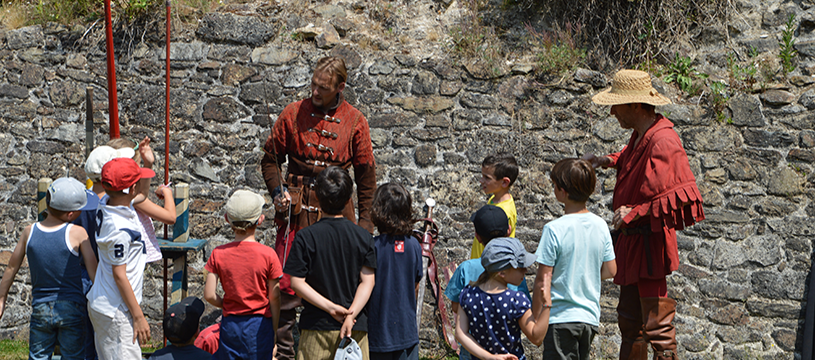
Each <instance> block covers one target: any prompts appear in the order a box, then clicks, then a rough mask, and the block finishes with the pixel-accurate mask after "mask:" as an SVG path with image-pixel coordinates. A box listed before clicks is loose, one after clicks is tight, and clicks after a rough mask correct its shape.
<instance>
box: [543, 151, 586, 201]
mask: <svg viewBox="0 0 815 360" xmlns="http://www.w3.org/2000/svg"><path fill="white" fill-rule="evenodd" d="M550 178H551V179H552V183H554V184H555V186H557V187H558V188H560V189H564V190H566V193H568V194H569V200H572V201H579V202H586V200H588V199H589V196H591V194H592V193H593V192H594V185H595V184H597V176H596V175H595V174H594V168H593V167H592V166H591V163H590V162H588V161H586V160H583V159H577V158H570V159H563V160H560V161H558V162H557V164H555V166H554V167H553V168H552V173H551V174H550Z"/></svg>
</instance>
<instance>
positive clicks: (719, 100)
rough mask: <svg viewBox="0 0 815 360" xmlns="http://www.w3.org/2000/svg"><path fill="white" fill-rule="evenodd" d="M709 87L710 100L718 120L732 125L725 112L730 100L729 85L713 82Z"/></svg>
mask: <svg viewBox="0 0 815 360" xmlns="http://www.w3.org/2000/svg"><path fill="white" fill-rule="evenodd" d="M709 87H710V97H709V98H708V99H709V101H710V105H711V107H712V108H713V111H715V112H716V120H718V121H719V122H727V123H730V122H731V121H732V120H730V119H729V118H728V117H727V115H726V114H725V112H724V109H725V106H727V101H728V100H730V93H729V91H728V88H727V84H725V83H724V82H719V81H711V82H710V85H709Z"/></svg>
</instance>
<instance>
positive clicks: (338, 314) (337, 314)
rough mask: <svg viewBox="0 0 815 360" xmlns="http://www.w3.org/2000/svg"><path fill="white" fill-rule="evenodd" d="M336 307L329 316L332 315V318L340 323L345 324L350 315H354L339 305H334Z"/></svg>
mask: <svg viewBox="0 0 815 360" xmlns="http://www.w3.org/2000/svg"><path fill="white" fill-rule="evenodd" d="M334 306H335V307H334V308H333V309H331V311H329V312H328V314H329V315H331V317H333V318H334V320H337V322H338V323H343V322H344V321H345V318H346V317H347V316H348V315H351V314H353V313H354V312H353V311H351V310H348V309H346V308H344V307H342V306H339V305H337V304H334Z"/></svg>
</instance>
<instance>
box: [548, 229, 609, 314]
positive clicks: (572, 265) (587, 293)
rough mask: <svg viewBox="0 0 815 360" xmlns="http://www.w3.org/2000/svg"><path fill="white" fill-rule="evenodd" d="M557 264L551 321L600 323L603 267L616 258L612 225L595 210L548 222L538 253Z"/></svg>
mask: <svg viewBox="0 0 815 360" xmlns="http://www.w3.org/2000/svg"><path fill="white" fill-rule="evenodd" d="M535 255H536V256H537V257H538V260H537V261H538V262H539V263H541V264H543V265H546V266H551V267H553V268H554V269H553V273H552V311H551V315H550V316H549V323H550V324H562V323H569V322H581V323H586V324H590V325H594V326H599V325H600V282H601V279H600V269H601V267H602V266H603V262H606V261H611V260H614V247H613V246H612V244H611V234H610V233H609V230H608V225H607V224H606V222H605V221H604V220H603V219H601V218H600V217H599V216H597V215H594V214H592V213H584V214H568V215H564V216H562V217H561V218H559V219H557V220H554V221H551V222H549V223H547V224H546V225H545V226H544V227H543V235H541V241H540V243H539V244H538V251H537V252H536V253H535Z"/></svg>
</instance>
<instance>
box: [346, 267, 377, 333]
mask: <svg viewBox="0 0 815 360" xmlns="http://www.w3.org/2000/svg"><path fill="white" fill-rule="evenodd" d="M359 280H360V281H359V286H357V292H356V293H354V301H353V302H352V303H351V307H350V308H348V311H349V314H348V315H349V316H346V317H345V321H343V323H342V328H340V337H341V338H343V337H346V336H351V329H352V328H353V327H354V323H355V322H357V320H356V318H357V315H359V314H360V313H361V312H362V309H363V308H364V307H365V304H367V303H368V299H370V298H371V291H373V290H374V281H375V280H376V275H375V274H374V269H372V268H369V267H367V266H363V267H362V270H360V272H359Z"/></svg>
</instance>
